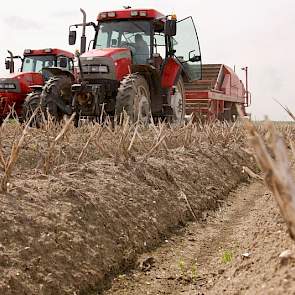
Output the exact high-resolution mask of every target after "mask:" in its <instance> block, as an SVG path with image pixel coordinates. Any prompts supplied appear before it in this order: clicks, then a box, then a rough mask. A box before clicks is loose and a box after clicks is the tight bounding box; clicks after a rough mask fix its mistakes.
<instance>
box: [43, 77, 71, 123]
mask: <svg viewBox="0 0 295 295" xmlns="http://www.w3.org/2000/svg"><path fill="white" fill-rule="evenodd" d="M71 87H72V80H71V78H70V77H67V76H57V77H52V78H50V79H49V80H48V81H47V83H46V84H45V86H44V87H43V91H42V94H41V107H42V110H43V111H44V113H46V114H47V112H48V113H49V114H50V115H51V116H52V117H53V118H54V119H55V120H56V121H60V120H61V119H62V118H63V115H65V114H67V115H71V114H72V108H71V99H72V90H71Z"/></svg>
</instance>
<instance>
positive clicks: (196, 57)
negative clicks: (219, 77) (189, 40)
mask: <svg viewBox="0 0 295 295" xmlns="http://www.w3.org/2000/svg"><path fill="white" fill-rule="evenodd" d="M195 51H196V50H192V51H190V52H189V55H188V60H189V61H191V62H198V61H201V56H200V55H194V56H192V53H194V52H195Z"/></svg>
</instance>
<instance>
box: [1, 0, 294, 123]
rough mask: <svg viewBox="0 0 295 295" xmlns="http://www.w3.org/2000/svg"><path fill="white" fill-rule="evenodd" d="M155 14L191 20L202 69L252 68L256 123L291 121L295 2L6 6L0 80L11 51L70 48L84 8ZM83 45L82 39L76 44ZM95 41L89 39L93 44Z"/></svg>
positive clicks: (92, 0)
mask: <svg viewBox="0 0 295 295" xmlns="http://www.w3.org/2000/svg"><path fill="white" fill-rule="evenodd" d="M123 5H130V6H132V7H133V8H139V7H141V8H156V9H158V10H160V11H161V12H163V13H164V14H171V13H172V12H175V13H176V14H177V16H178V19H181V18H184V17H186V16H190V15H192V16H193V18H194V20H195V22H196V26H197V30H198V33H199V39H200V43H201V50H202V57H203V63H224V64H226V65H229V66H231V67H233V66H234V65H236V69H237V72H238V74H239V75H240V78H243V79H244V74H243V72H241V71H240V70H239V69H240V68H241V67H242V66H246V65H247V66H248V67H249V75H250V81H249V87H250V91H251V92H252V96H253V104H252V107H251V108H250V110H249V111H250V112H251V113H252V115H253V116H254V117H255V118H257V119H262V118H263V117H264V116H265V115H268V116H269V117H270V118H271V119H273V120H289V118H288V116H287V115H286V114H285V112H284V111H283V110H282V109H281V107H280V106H279V105H278V104H277V103H276V102H274V99H277V100H279V101H280V102H281V103H282V104H284V105H287V106H288V107H289V108H290V109H291V110H293V111H294V112H295V87H294V86H293V85H294V84H293V83H294V82H293V81H294V79H295V1H294V0H222V1H221V0H191V1H189V0H178V1H176V0H170V1H166V0H165V1H156V0H149V1H148V0H139V1H131V0H130V1H126V0H123V1H118V0H108V1H98V0H84V1H78V0H71V1H67V0H65V1H62V0H60V1H57V0H51V1H40V0H26V1H14V2H13V4H11V3H9V2H7V1H6V2H5V1H4V3H2V5H1V11H0V44H1V46H0V74H3V73H4V72H5V67H4V58H5V57H6V56H7V53H6V49H11V50H12V51H13V52H14V53H15V54H22V52H23V50H24V49H25V48H47V47H57V48H62V49H68V50H70V51H74V50H75V49H76V48H78V47H79V44H78V43H77V46H76V47H75V46H74V47H70V46H68V45H67V40H68V27H69V25H70V24H73V23H77V22H81V13H80V11H79V8H80V7H82V8H84V9H85V10H86V12H87V14H88V21H95V20H96V16H97V14H98V12H99V11H104V10H112V9H120V8H122V6H123ZM77 40H78V39H77ZM89 40H90V38H89V39H88V41H89Z"/></svg>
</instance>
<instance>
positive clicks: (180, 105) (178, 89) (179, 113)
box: [168, 77, 185, 123]
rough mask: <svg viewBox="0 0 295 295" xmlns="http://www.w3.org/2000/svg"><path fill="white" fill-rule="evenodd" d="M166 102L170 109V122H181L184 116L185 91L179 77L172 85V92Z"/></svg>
mask: <svg viewBox="0 0 295 295" xmlns="http://www.w3.org/2000/svg"><path fill="white" fill-rule="evenodd" d="M168 104H169V105H170V107H171V109H172V115H171V119H170V122H171V123H181V122H183V120H184V117H185V91H184V83H183V80H182V78H181V77H180V78H179V79H178V81H177V83H176V84H175V85H174V86H173V89H172V93H171V95H170V97H169V99H168Z"/></svg>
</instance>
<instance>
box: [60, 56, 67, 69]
mask: <svg viewBox="0 0 295 295" xmlns="http://www.w3.org/2000/svg"><path fill="white" fill-rule="evenodd" d="M59 66H60V67H61V68H67V67H68V59H67V58H66V57H60V58H59Z"/></svg>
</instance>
